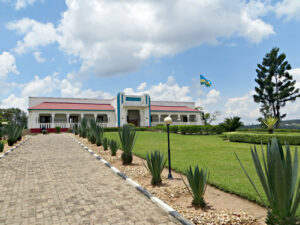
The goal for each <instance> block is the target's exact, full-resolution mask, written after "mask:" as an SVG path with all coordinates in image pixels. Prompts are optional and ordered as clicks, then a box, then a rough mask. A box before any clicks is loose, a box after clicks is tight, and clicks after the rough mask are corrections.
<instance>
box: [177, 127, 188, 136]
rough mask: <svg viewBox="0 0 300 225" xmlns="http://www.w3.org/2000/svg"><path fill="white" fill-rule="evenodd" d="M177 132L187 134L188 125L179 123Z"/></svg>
mask: <svg viewBox="0 0 300 225" xmlns="http://www.w3.org/2000/svg"><path fill="white" fill-rule="evenodd" d="M179 132H180V133H181V134H187V133H188V132H189V127H188V126H187V125H181V126H180V127H179Z"/></svg>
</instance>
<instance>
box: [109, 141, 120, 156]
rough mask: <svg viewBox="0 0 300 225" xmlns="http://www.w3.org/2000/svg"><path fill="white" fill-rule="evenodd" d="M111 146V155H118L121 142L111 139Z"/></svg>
mask: <svg viewBox="0 0 300 225" xmlns="http://www.w3.org/2000/svg"><path fill="white" fill-rule="evenodd" d="M109 148H110V151H111V156H116V155H117V151H118V149H119V143H118V142H117V141H116V140H113V139H112V140H111V141H110V142H109Z"/></svg>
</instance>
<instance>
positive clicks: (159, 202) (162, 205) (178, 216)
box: [69, 135, 194, 225]
mask: <svg viewBox="0 0 300 225" xmlns="http://www.w3.org/2000/svg"><path fill="white" fill-rule="evenodd" d="M69 136H70V137H71V138H72V139H73V140H74V141H75V142H76V143H77V144H79V145H80V146H81V147H82V148H84V150H86V151H88V152H89V153H90V154H91V155H93V156H94V157H95V158H96V159H98V160H99V161H100V162H102V163H103V164H104V165H106V166H107V167H108V168H110V169H111V170H112V171H113V172H114V173H115V174H117V175H118V176H120V177H121V178H122V179H123V180H125V181H126V182H127V183H128V184H130V185H131V186H132V187H134V188H135V189H136V190H138V191H139V192H141V193H142V194H143V195H145V196H146V197H147V198H149V199H150V200H151V201H152V202H154V203H155V204H156V205H158V206H159V207H160V208H162V209H163V210H164V211H165V212H167V213H168V214H169V215H171V216H173V217H174V218H175V219H177V220H178V221H179V222H180V223H181V224H183V225H194V223H192V222H190V221H188V220H187V219H185V218H184V217H183V216H182V215H181V214H180V213H178V212H177V211H176V210H174V209H173V208H172V207H171V206H169V205H168V204H166V203H165V202H163V201H162V200H160V199H159V198H157V197H155V196H153V195H152V194H151V193H150V192H149V191H147V190H146V189H144V188H143V187H142V186H141V185H139V184H138V183H136V182H135V181H133V180H132V179H131V178H129V177H128V176H127V175H126V174H124V173H122V172H121V171H120V170H118V169H117V168H115V167H113V166H112V165H111V164H110V163H108V162H107V161H106V160H104V159H102V158H101V157H100V156H99V155H97V154H96V153H94V152H93V151H92V150H91V149H89V148H88V147H87V146H85V145H84V144H83V143H81V142H80V141H78V140H77V139H76V138H74V137H72V136H71V135H69Z"/></svg>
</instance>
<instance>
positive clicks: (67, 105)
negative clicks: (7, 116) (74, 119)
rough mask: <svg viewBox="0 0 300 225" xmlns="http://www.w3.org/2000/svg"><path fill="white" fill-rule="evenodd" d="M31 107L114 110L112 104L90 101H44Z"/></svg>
mask: <svg viewBox="0 0 300 225" xmlns="http://www.w3.org/2000/svg"><path fill="white" fill-rule="evenodd" d="M29 109H49V110H53V109H56V110H59V109H60V110H96V111H97V110H107V111H111V110H114V108H113V107H112V105H110V104H92V103H91V104H90V103H68V102H43V103H41V104H38V105H35V106H33V107H30V108H29Z"/></svg>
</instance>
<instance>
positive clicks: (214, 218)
mask: <svg viewBox="0 0 300 225" xmlns="http://www.w3.org/2000/svg"><path fill="white" fill-rule="evenodd" d="M72 135H73V134H72ZM73 136H74V137H75V138H77V139H78V140H79V141H80V142H82V143H83V144H85V145H86V146H87V147H89V148H90V149H92V150H93V151H94V152H95V153H96V154H98V155H100V156H101V157H102V158H104V159H105V160H106V161H108V162H109V163H110V164H112V165H113V166H114V167H116V168H118V169H119V170H120V171H122V172H123V173H125V174H126V175H127V176H128V177H130V178H132V179H133V180H135V181H137V182H138V183H139V184H140V185H142V186H143V187H144V188H145V189H147V190H148V191H149V192H151V193H152V194H153V195H155V196H156V197H158V198H160V199H161V200H163V201H164V202H166V203H167V204H169V205H170V206H171V207H172V208H174V209H175V210H177V211H178V212H179V213H181V214H182V215H183V216H184V217H186V218H187V219H189V220H190V221H192V222H194V223H195V224H214V225H225V224H233V225H250V224H251V225H263V224H265V223H264V220H265V216H266V213H267V211H266V209H265V208H263V207H261V206H259V205H257V204H255V203H253V202H250V201H248V200H246V199H243V198H241V197H238V196H236V195H233V194H229V193H226V192H223V191H221V190H219V189H217V188H215V187H212V186H210V185H209V186H208V187H207V190H206V193H205V201H206V202H207V203H208V207H207V208H206V209H205V210H202V209H200V208H196V207H193V206H192V204H191V202H192V197H191V196H190V195H189V193H188V191H187V189H186V187H185V185H184V183H183V181H182V177H183V178H184V179H186V178H185V176H183V175H181V174H180V173H177V172H175V171H172V175H173V180H168V179H167V176H168V170H167V169H164V170H163V173H162V180H163V184H162V185H160V186H152V185H151V183H150V182H151V175H150V174H149V172H148V170H147V169H146V167H145V165H146V161H145V160H144V159H142V158H140V157H137V156H133V164H132V165H126V166H124V165H122V160H121V153H122V152H121V151H120V150H119V151H118V152H117V155H116V156H111V152H110V150H107V151H104V150H103V147H102V146H101V147H97V146H96V145H93V144H91V143H89V142H88V140H87V139H84V138H80V137H79V136H77V135H73Z"/></svg>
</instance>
